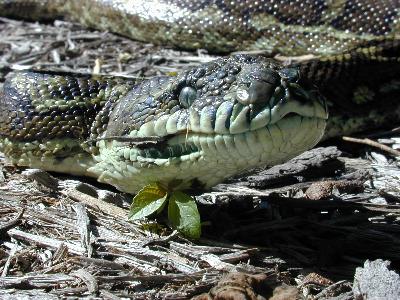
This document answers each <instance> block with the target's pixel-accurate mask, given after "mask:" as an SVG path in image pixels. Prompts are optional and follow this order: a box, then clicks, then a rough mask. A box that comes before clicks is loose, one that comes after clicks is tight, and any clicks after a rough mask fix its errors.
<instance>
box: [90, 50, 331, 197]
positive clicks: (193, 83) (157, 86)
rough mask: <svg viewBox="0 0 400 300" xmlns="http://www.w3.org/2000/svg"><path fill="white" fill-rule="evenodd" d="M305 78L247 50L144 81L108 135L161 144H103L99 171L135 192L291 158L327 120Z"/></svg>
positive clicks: (209, 180) (217, 178) (117, 110)
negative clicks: (154, 184) (151, 185)
mask: <svg viewBox="0 0 400 300" xmlns="http://www.w3.org/2000/svg"><path fill="white" fill-rule="evenodd" d="M300 82H301V74H300V73H299V70H298V69H297V68H290V67H285V66H282V65H280V64H278V63H276V62H274V61H272V60H269V59H265V58H259V57H252V56H247V55H237V56H231V57H229V58H222V59H217V60H215V61H213V62H210V63H207V64H204V65H200V66H198V67H194V68H192V69H189V70H186V71H184V72H182V73H181V74H179V75H178V76H176V77H156V78H152V79H150V80H147V81H144V82H142V83H141V84H139V85H137V86H136V87H134V88H133V89H132V90H131V91H130V92H129V93H128V94H127V95H126V96H125V97H124V98H123V99H121V100H120V101H119V102H118V103H116V105H115V106H114V108H113V109H112V111H111V113H110V118H109V122H108V124H107V129H106V131H105V134H104V136H105V137H107V136H108V137H114V136H125V137H130V138H131V140H132V141H134V140H135V139H138V138H140V139H145V138H146V137H149V138H150V137H151V138H154V137H157V138H159V140H160V141H162V143H159V144H157V143H156V144H154V143H148V144H146V143H145V146H143V144H141V146H138V145H136V146H135V145H133V144H132V143H131V144H130V145H128V144H127V143H126V142H118V141H113V142H111V141H101V142H100V143H99V145H98V146H99V149H100V154H99V155H98V157H97V158H96V160H97V161H98V162H99V163H98V164H97V165H96V166H95V167H94V168H92V170H93V171H94V172H96V173H100V180H101V181H104V182H108V183H111V184H113V185H115V186H117V187H118V188H119V189H121V190H124V191H128V192H134V191H136V190H137V189H138V188H140V187H141V186H143V184H146V183H148V182H153V181H159V182H162V183H164V184H168V183H169V182H182V183H183V185H184V186H185V185H186V186H190V185H191V184H192V183H194V182H195V183H200V185H201V187H205V188H208V187H210V186H212V185H214V184H216V183H218V182H221V181H222V180H223V179H225V178H227V177H229V176H232V175H235V174H238V173H240V172H242V171H244V170H246V169H249V168H254V167H259V166H265V165H274V164H277V163H280V162H283V161H286V160H288V159H290V158H292V157H294V156H295V155H297V154H299V153H301V152H303V151H305V150H307V149H309V148H311V147H313V146H314V145H315V144H316V143H317V142H318V141H319V139H320V138H321V137H322V135H323V132H324V128H325V121H326V119H327V117H328V114H327V110H326V105H325V100H324V98H323V97H322V96H321V95H320V94H319V92H318V90H317V89H316V88H315V87H313V86H312V85H309V84H305V83H303V82H302V83H301V84H300ZM106 162H107V163H106ZM111 162H112V164H113V166H111V165H110V163H111ZM110 170H111V171H110ZM116 173H117V175H116ZM116 178H118V179H116Z"/></svg>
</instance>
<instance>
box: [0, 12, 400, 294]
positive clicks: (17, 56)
mask: <svg viewBox="0 0 400 300" xmlns="http://www.w3.org/2000/svg"><path fill="white" fill-rule="evenodd" d="M0 32H1V37H0V88H1V85H2V83H3V82H4V80H5V78H6V76H7V75H8V74H10V72H13V71H17V70H24V69H42V70H52V71H69V72H81V73H93V72H96V73H101V74H111V75H118V76H128V77H150V76H154V75H158V74H170V75H173V74H175V73H176V72H178V71H179V70H180V69H182V68H187V67H189V66H192V65H196V64H199V63H202V62H206V61H209V60H211V59H213V58H214V56H211V55H208V54H207V53H206V52H205V51H200V50H199V51H197V52H181V51H175V50H172V49H163V48H161V47H156V46H153V45H150V44H143V43H138V42H134V41H131V40H128V39H126V38H123V37H120V36H117V35H114V34H111V33H107V32H98V31H92V30H88V29H84V28H82V27H80V26H79V25H77V24H72V23H68V22H62V21H56V22H54V23H49V24H39V23H29V22H22V21H15V20H10V19H5V18H0ZM0 109H1V108H0ZM393 127H395V126H393ZM399 132H400V131H399V129H397V128H394V129H393V130H389V131H384V132H383V131H382V130H381V129H377V130H376V132H374V134H375V136H374V141H375V142H376V144H374V145H372V146H371V145H369V146H368V145H364V144H359V143H354V142H345V141H343V140H340V139H336V140H331V141H327V142H324V143H323V144H321V145H319V147H320V148H319V149H317V150H314V151H309V152H306V153H305V154H303V155H301V156H300V157H298V158H295V159H293V160H292V161H290V162H288V163H286V164H283V165H280V166H276V167H274V168H272V169H269V170H256V171H254V172H251V173H249V174H245V175H243V176H240V177H238V178H234V179H231V180H229V181H228V182H226V183H223V184H220V185H218V186H216V187H214V188H213V189H212V190H211V191H206V192H204V193H202V194H200V195H195V197H196V200H197V202H198V205H199V209H200V213H201V217H202V222H203V236H202V238H201V239H200V240H199V241H190V240H187V239H185V238H183V237H181V236H180V235H179V234H177V233H176V232H173V231H171V230H170V229H169V228H168V227H167V226H166V225H165V224H166V222H165V219H163V217H159V218H158V219H149V220H146V221H141V222H128V220H127V215H128V212H129V203H130V201H131V199H132V196H130V195H126V194H121V193H119V192H118V191H116V190H114V189H113V188H111V187H109V186H106V185H101V184H98V183H96V182H94V181H92V180H89V179H87V178H75V177H71V176H65V175H59V174H48V173H46V172H43V171H40V170H31V169H23V168H16V167H14V166H12V165H10V164H9V163H8V162H7V160H6V159H5V158H4V156H2V155H1V154H0V272H1V276H0V298H5V299H6V298H7V299H19V298H36V299H53V298H54V299H57V298H60V297H62V298H71V299H72V298H90V299H188V298H191V297H195V296H198V297H199V298H198V299H217V298H218V297H219V298H218V299H264V298H266V299H275V300H276V299H354V298H357V297H358V298H357V299H379V297H383V296H382V295H385V299H396V297H397V296H399V295H400V292H399V291H398V288H397V289H396V286H399V284H400V281H399V276H398V275H397V274H396V273H395V272H397V273H398V272H399V271H400V238H399V237H400V235H399V234H400V184H399V179H400V168H399V160H398V157H399V156H398V155H399V154H400V152H397V149H400V133H399ZM369 134H371V133H369ZM389 262H390V266H389ZM362 267H363V268H362ZM389 269H391V270H392V271H390V270H389ZM396 293H398V294H396ZM199 295H200V296H199ZM241 295H244V296H246V297H247V298H244V296H243V297H242V298H240V296H241ZM374 296H375V297H378V298H373V297H374ZM229 297H231V298H229ZM232 297H236V298H232ZM257 297H259V298H257ZM261 297H264V298H261ZM391 297H392V298H391Z"/></svg>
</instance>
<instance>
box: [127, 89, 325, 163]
mask: <svg viewBox="0 0 400 300" xmlns="http://www.w3.org/2000/svg"><path fill="white" fill-rule="evenodd" d="M265 103H266V104H264V105H263V107H260V106H257V105H255V104H249V105H243V104H241V103H238V102H236V103H232V102H230V101H225V102H223V103H222V104H220V105H219V107H218V108H217V109H215V108H214V107H213V106H210V107H204V108H202V109H201V110H199V109H194V108H193V109H189V110H181V111H178V112H176V113H174V114H173V115H170V116H167V117H161V118H160V119H159V120H157V121H156V122H151V123H148V124H146V125H144V126H143V127H142V128H141V129H140V130H139V131H138V132H137V133H136V134H137V136H152V135H153V136H158V137H163V138H165V140H164V143H163V144H162V145H156V146H152V145H150V146H149V147H142V148H141V149H139V150H138V151H137V156H136V155H135V158H134V159H135V160H136V159H139V160H140V159H142V160H145V161H151V160H155V159H171V158H181V157H185V156H190V155H192V156H194V155H196V154H199V153H202V154H204V153H205V152H207V151H209V150H210V149H215V148H216V140H217V139H222V140H224V143H229V140H230V139H231V140H240V139H242V138H243V137H244V138H246V136H247V138H248V137H249V136H252V135H253V136H256V135H257V134H259V133H260V132H261V131H267V132H271V131H273V130H272V129H271V128H286V129H285V130H287V131H290V132H291V134H296V133H297V135H298V136H301V135H302V134H303V133H304V132H301V131H310V132H311V131H319V133H318V134H317V135H318V136H322V134H323V131H324V128H325V125H323V126H322V125H321V124H325V121H326V119H327V118H328V112H327V107H326V103H325V100H324V98H323V97H322V96H321V95H320V94H319V93H318V91H317V90H315V89H311V90H304V89H303V88H301V87H300V86H299V85H297V84H295V83H291V84H290V85H289V86H287V87H286V89H282V88H280V87H278V88H277V89H276V91H275V93H274V94H273V95H272V96H271V97H270V99H269V101H268V102H265ZM309 121H316V122H315V123H314V125H315V126H317V127H318V128H311V127H307V126H308V125H307V126H305V127H304V128H303V127H301V125H302V124H303V125H304V124H305V123H307V122H309ZM307 124H308V123H307ZM316 124H317V125H316ZM296 127H297V128H296ZM279 130H281V129H279ZM271 138H272V139H276V138H278V139H279V137H274V136H271ZM298 143H299V144H300V145H299V147H298V148H299V149H300V148H304V147H302V145H301V141H299V142H298ZM257 145H259V143H257V142H255V143H254V144H252V145H251V146H252V147H257ZM231 146H232V147H237V145H235V143H233V144H231ZM307 147H308V145H307ZM139 148H140V147H139ZM226 149H228V151H229V147H228V148H226Z"/></svg>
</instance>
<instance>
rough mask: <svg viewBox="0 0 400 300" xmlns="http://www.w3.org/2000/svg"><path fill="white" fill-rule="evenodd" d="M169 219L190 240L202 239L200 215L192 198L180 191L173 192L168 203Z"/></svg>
mask: <svg viewBox="0 0 400 300" xmlns="http://www.w3.org/2000/svg"><path fill="white" fill-rule="evenodd" d="M168 219H169V221H170V222H171V223H172V226H173V227H174V228H176V229H178V230H179V231H180V232H181V233H182V234H184V235H185V236H187V237H188V238H192V239H198V238H199V237H200V235H201V224H200V214H199V211H198V210H197V205H196V202H195V201H194V199H193V198H192V197H190V196H188V195H186V194H184V193H182V192H179V191H176V192H173V193H172V194H171V196H170V198H169V203H168Z"/></svg>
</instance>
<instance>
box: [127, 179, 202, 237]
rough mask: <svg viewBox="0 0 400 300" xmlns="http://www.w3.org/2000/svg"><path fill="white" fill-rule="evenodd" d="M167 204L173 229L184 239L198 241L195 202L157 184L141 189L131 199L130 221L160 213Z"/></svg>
mask: <svg viewBox="0 0 400 300" xmlns="http://www.w3.org/2000/svg"><path fill="white" fill-rule="evenodd" d="M167 204H168V220H169V222H170V223H171V226H172V228H173V229H176V230H178V231H179V232H181V233H182V234H183V235H184V236H185V237H188V238H191V239H198V238H200V235H201V223H200V214H199V211H198V209H197V205H196V202H195V201H194V199H193V198H192V197H190V196H189V195H187V194H185V193H183V192H181V191H174V190H172V191H170V190H169V189H167V188H164V187H163V186H162V185H160V184H158V183H152V184H148V185H146V186H145V187H143V188H142V189H141V190H140V191H139V192H138V193H137V195H136V196H135V197H134V198H133V202H132V205H131V208H130V212H129V219H130V220H139V219H143V218H145V217H148V216H150V215H152V214H155V213H156V214H159V213H161V212H162V211H163V210H164V208H165V206H166V205H167Z"/></svg>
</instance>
